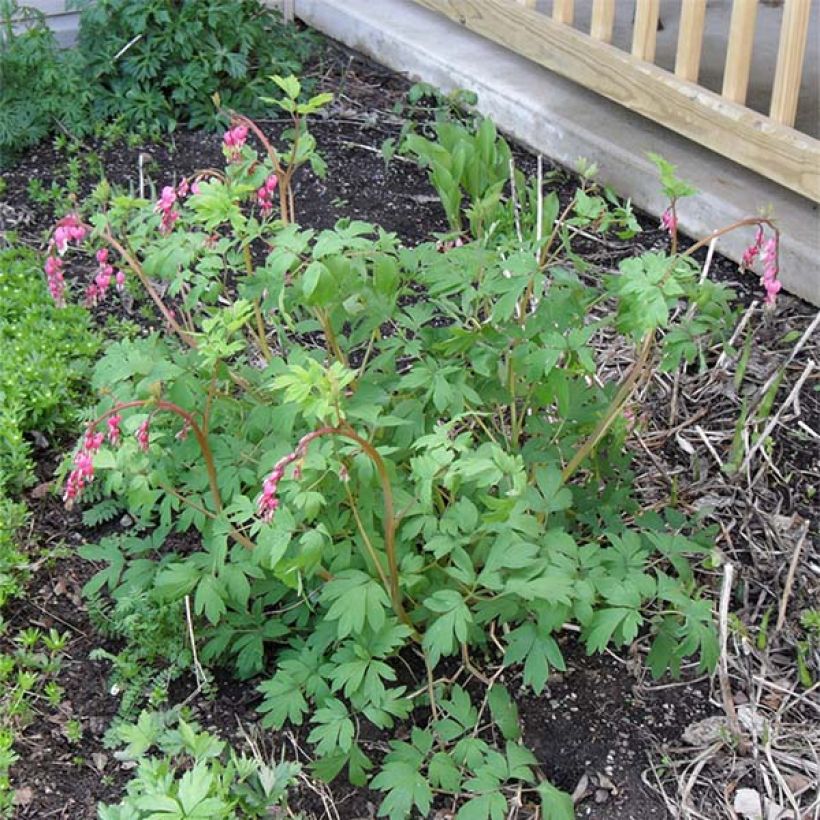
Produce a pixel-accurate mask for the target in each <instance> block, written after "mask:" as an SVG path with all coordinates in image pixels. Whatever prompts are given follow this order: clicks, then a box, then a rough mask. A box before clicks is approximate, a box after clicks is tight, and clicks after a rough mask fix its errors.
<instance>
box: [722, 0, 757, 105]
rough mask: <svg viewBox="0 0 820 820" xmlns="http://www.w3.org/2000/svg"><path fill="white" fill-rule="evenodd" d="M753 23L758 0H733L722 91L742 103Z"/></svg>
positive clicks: (748, 67) (751, 43)
mask: <svg viewBox="0 0 820 820" xmlns="http://www.w3.org/2000/svg"><path fill="white" fill-rule="evenodd" d="M756 24H757V0H735V1H734V5H733V6H732V18H731V20H730V22H729V44H728V46H727V48H726V67H725V68H724V71H723V92H722V93H723V96H724V97H726V99H727V100H731V101H732V102H736V103H740V104H741V105H744V104H745V102H746V91H747V90H748V88H749V69H750V68H751V65H752V49H753V48H754V39H755V25H756Z"/></svg>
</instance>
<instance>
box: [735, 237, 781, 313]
mask: <svg viewBox="0 0 820 820" xmlns="http://www.w3.org/2000/svg"><path fill="white" fill-rule="evenodd" d="M758 255H759V256H760V261H761V262H762V263H763V276H761V277H760V284H761V285H763V288H764V290H765V291H766V299H765V302H766V304H767V305H768V306H769V307H773V306H774V303H775V301H776V299H777V294H778V293H780V290H781V288H782V287H783V285H782V283H781V282H780V280H779V279H778V278H777V275H778V273H779V272H780V270H779V268H778V264H777V256H778V242H777V235H776V234H775V236H772V237H770V238H769V239H766V238H765V234H764V232H763V226H762V225H758V227H757V232H756V233H755V241H754V242H752V244H751V245H749V247H748V248H746V250H745V251H744V252H743V259H742V260H741V262H740V264H741V267H743V268H750V267H751V266H752V265H753V264H754V262H755V259H757V257H758Z"/></svg>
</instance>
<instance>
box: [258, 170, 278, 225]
mask: <svg viewBox="0 0 820 820" xmlns="http://www.w3.org/2000/svg"><path fill="white" fill-rule="evenodd" d="M278 184H279V178H278V177H277V176H276V174H271V175H270V176H269V177H268V178H267V179H266V180H265V184H264V185H263V186H262V187H261V188H260V189H259V190H258V191H257V192H256V199H257V202H258V203H259V210H261V211H262V216H269V215H270V212H271V211H272V210H273V192H274V191H275V190H276V186H277V185H278Z"/></svg>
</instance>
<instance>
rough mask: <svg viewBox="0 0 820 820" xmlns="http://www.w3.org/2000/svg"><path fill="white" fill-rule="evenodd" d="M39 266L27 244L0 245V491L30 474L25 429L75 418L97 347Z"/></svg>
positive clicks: (83, 318) (82, 319)
mask: <svg viewBox="0 0 820 820" xmlns="http://www.w3.org/2000/svg"><path fill="white" fill-rule="evenodd" d="M41 267H42V266H41V259H40V257H39V256H38V255H37V254H35V253H32V252H31V251H28V250H24V249H19V248H16V249H12V250H6V251H0V408H2V410H0V492H2V491H3V489H4V488H9V489H12V490H14V489H19V488H20V487H21V486H23V485H24V484H25V483H26V481H27V479H28V474H29V469H30V464H29V458H28V456H29V449H30V446H29V443H28V441H27V440H26V438H25V435H24V434H25V433H28V432H31V431H34V430H37V431H39V432H42V433H49V432H52V431H55V430H58V429H59V428H62V427H67V426H69V425H70V424H71V423H72V422H73V421H75V420H76V412H77V411H76V408H77V406H78V403H79V401H80V400H81V399H82V397H83V386H84V385H85V384H86V381H87V376H88V372H89V365H90V360H91V357H92V356H93V354H94V353H95V352H96V351H97V349H98V348H99V340H98V338H97V336H96V335H95V334H94V332H93V331H92V329H91V324H90V321H89V317H88V314H87V312H86V311H85V310H84V309H83V308H80V307H75V306H72V307H67V308H58V307H55V305H54V303H53V301H52V299H51V296H50V295H49V293H48V290H47V288H46V283H45V279H44V277H43V274H42V271H41Z"/></svg>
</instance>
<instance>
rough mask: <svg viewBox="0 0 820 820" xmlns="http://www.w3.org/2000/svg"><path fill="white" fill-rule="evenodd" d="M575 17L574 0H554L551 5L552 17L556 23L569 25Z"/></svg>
mask: <svg viewBox="0 0 820 820" xmlns="http://www.w3.org/2000/svg"><path fill="white" fill-rule="evenodd" d="M574 18H575V0H555V3H554V5H553V7H552V19H553V20H555V22H556V23H566V25H568V26H571V25H572V21H573V19H574Z"/></svg>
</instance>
